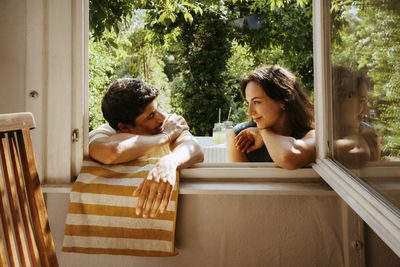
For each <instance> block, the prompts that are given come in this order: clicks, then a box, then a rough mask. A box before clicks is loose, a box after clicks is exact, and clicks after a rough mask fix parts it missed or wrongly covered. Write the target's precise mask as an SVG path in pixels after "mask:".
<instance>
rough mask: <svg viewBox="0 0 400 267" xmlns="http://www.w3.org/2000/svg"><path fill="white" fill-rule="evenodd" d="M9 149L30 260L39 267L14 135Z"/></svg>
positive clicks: (10, 139)
mask: <svg viewBox="0 0 400 267" xmlns="http://www.w3.org/2000/svg"><path fill="white" fill-rule="evenodd" d="M9 147H10V155H11V160H12V165H13V170H14V177H15V186H16V190H17V196H18V200H19V206H20V210H21V215H22V221H23V225H24V230H25V233H24V234H25V237H26V241H27V246H28V248H29V253H30V259H31V261H32V265H33V266H34V267H37V266H39V265H40V262H39V255H38V249H37V246H36V243H35V242H34V239H35V237H34V236H33V231H32V223H31V220H30V219H29V218H30V215H29V209H28V204H27V203H28V201H27V198H26V193H25V190H24V188H25V184H24V181H23V176H22V175H23V174H22V169H21V165H20V162H19V155H18V147H17V143H16V139H15V136H14V135H10V136H9Z"/></svg>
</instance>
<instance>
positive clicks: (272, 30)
mask: <svg viewBox="0 0 400 267" xmlns="http://www.w3.org/2000/svg"><path fill="white" fill-rule="evenodd" d="M90 8H91V10H96V12H93V14H92V13H91V20H90V29H91V31H92V33H93V37H94V40H97V41H99V42H105V43H109V44H110V45H111V46H114V48H115V51H114V52H116V50H117V49H121V50H123V49H125V50H127V51H129V52H126V53H125V54H124V53H123V52H119V53H122V54H124V56H123V57H122V58H121V60H120V62H122V63H121V64H119V65H118V66H117V70H118V71H116V72H115V73H114V74H115V75H117V76H121V75H124V74H127V73H129V71H130V73H131V75H135V73H136V70H135V67H136V68H137V69H138V70H141V69H143V71H142V73H143V74H144V76H140V75H139V74H138V76H137V77H139V78H142V79H144V80H146V81H148V82H150V83H152V84H153V85H155V86H156V87H157V88H160V87H159V86H164V88H165V91H167V92H168V91H169V90H171V105H172V109H173V111H174V112H177V113H180V114H182V115H183V116H184V117H185V119H186V120H187V121H188V124H189V126H190V127H191V131H192V132H193V134H195V135H209V134H211V132H212V128H213V124H214V123H215V122H217V121H218V110H219V109H221V110H222V120H225V119H226V116H227V115H228V111H229V109H230V108H231V109H232V113H231V114H232V116H231V118H230V119H232V120H234V122H235V123H237V122H240V121H243V120H244V119H245V118H246V105H245V104H244V101H243V99H242V98H241V95H240V91H239V89H238V85H239V82H240V80H241V78H243V77H244V76H245V75H246V74H247V73H248V72H249V71H250V70H253V69H254V68H256V67H258V66H259V65H262V64H279V65H282V66H284V67H286V68H288V69H290V70H292V71H293V72H294V73H295V74H296V75H297V76H298V77H299V78H300V79H301V80H302V81H303V82H304V84H305V85H306V88H307V89H308V91H309V92H312V91H313V70H312V66H313V62H312V49H313V48H312V23H311V13H312V12H311V4H310V1H308V0H297V1H291V0H268V1H264V0H254V1H247V0H246V1H245V0H242V1H238V0H225V1H211V0H203V1H187V0H178V1H169V0H168V1H161V0H159V1H152V2H150V1H130V0H120V1H117V2H113V3H110V2H108V1H100V0H92V1H90ZM134 9H145V10H147V12H146V14H147V19H146V27H145V28H143V29H142V30H140V31H141V32H140V33H138V32H137V33H136V36H135V37H134V38H135V39H134V40H132V39H130V41H129V45H126V44H125V43H124V42H122V41H118V42H117V41H113V40H112V39H111V38H105V34H104V33H109V34H113V35H115V36H118V39H121V35H122V34H121V33H123V32H124V28H127V27H128V24H129V23H128V21H129V19H130V16H131V15H130V14H128V13H129V12H128V11H129V10H134ZM99 10H100V11H99ZM251 17H256V18H257V20H259V21H258V22H257V23H258V24H259V25H261V27H258V28H253V27H252V25H251V23H250V18H251ZM121 40H122V39H121ZM149 42H151V43H149ZM143 43H144V44H145V46H140V45H139V46H137V44H143ZM149 48H151V49H150V50H149ZM154 51H157V53H156V54H157V55H158V57H159V58H160V59H162V63H160V64H159V65H158V66H161V65H163V68H164V69H163V71H164V73H165V75H166V77H168V78H167V79H160V78H159V79H150V76H154V77H155V76H157V77H158V76H160V75H161V76H162V73H161V72H160V71H159V69H158V71H156V69H155V66H149V65H148V66H147V67H146V64H142V67H140V60H138V59H140V58H141V59H143V58H147V57H148V56H149V53H150V54H151V53H153V52H154ZM158 51H164V52H163V53H162V54H160V53H158ZM128 59H129V60H130V61H129V60H128ZM143 62H145V61H143ZM155 72H158V73H155ZM161 80H163V81H165V80H167V81H168V82H169V83H162V84H155V83H154V82H155V81H161Z"/></svg>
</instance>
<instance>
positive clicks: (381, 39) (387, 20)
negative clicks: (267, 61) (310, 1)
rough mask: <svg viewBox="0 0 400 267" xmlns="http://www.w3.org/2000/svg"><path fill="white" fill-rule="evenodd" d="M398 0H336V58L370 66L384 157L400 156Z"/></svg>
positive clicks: (372, 101) (340, 62)
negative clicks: (341, 0)
mask: <svg viewBox="0 0 400 267" xmlns="http://www.w3.org/2000/svg"><path fill="white" fill-rule="evenodd" d="M397 5H398V2H397V1H394V0H364V1H352V2H351V3H347V5H343V3H341V2H337V3H335V5H334V6H333V9H334V11H335V12H337V14H341V15H340V19H341V20H342V23H341V27H340V28H337V33H336V35H335V36H336V37H337V39H336V40H334V43H333V44H334V46H333V49H334V52H333V62H334V64H336V65H347V66H352V67H354V68H357V69H364V70H367V72H368V76H369V78H370V79H371V80H372V81H373V90H371V91H370V92H369V96H370V97H369V98H370V106H371V108H372V109H373V110H374V111H375V115H374V117H373V118H372V119H374V121H373V123H374V126H375V127H376V128H377V129H378V130H379V132H380V135H381V139H382V143H383V146H382V150H383V151H382V155H383V156H384V157H388V156H394V157H400V121H399V120H398V114H400V90H399V88H400V8H399V7H398V6H397Z"/></svg>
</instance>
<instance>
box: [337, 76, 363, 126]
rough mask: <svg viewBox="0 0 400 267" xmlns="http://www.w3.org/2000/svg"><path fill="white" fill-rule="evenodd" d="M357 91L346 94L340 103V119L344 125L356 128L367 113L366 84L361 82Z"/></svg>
mask: <svg viewBox="0 0 400 267" xmlns="http://www.w3.org/2000/svg"><path fill="white" fill-rule="evenodd" d="M357 93H358V94H356V95H349V96H347V97H346V98H345V99H344V100H343V101H342V103H341V105H340V107H341V108H340V114H341V116H340V117H341V121H342V123H343V125H344V126H346V127H351V128H358V127H359V126H360V122H361V121H362V120H363V118H364V116H365V115H368V114H369V107H368V105H367V101H368V87H367V84H365V83H362V84H361V85H360V88H359V89H358V92H357Z"/></svg>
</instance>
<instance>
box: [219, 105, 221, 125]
mask: <svg viewBox="0 0 400 267" xmlns="http://www.w3.org/2000/svg"><path fill="white" fill-rule="evenodd" d="M218 122H219V123H221V109H220V108H219V109H218Z"/></svg>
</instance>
